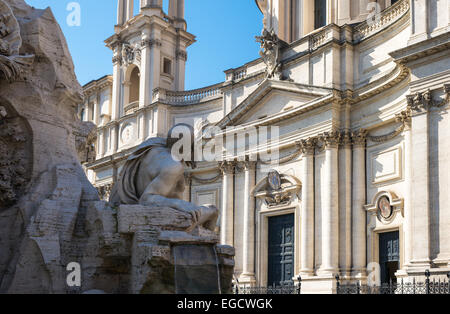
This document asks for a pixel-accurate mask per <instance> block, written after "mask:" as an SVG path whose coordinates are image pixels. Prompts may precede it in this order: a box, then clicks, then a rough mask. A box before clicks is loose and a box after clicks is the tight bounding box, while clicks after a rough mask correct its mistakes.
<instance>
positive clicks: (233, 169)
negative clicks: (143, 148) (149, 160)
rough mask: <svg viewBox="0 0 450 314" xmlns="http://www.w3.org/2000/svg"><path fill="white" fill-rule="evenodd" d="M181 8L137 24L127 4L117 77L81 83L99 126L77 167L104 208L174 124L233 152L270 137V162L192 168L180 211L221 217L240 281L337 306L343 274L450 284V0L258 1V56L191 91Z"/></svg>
mask: <svg viewBox="0 0 450 314" xmlns="http://www.w3.org/2000/svg"><path fill="white" fill-rule="evenodd" d="M187 4H188V3H187ZM184 5H185V3H184V0H170V2H169V10H168V12H164V11H163V3H162V0H141V1H140V11H139V14H137V15H134V14H133V11H134V8H133V1H130V0H119V1H118V16H117V25H116V26H115V28H114V35H112V36H111V37H110V38H108V39H107V40H106V41H105V43H106V45H107V46H108V47H109V48H110V49H111V50H112V51H113V55H114V57H113V60H112V63H113V74H112V75H109V76H105V77H103V78H100V79H98V80H96V81H92V82H90V83H88V84H87V85H85V86H84V92H85V102H84V103H83V104H81V105H80V106H79V115H80V118H81V119H82V120H84V121H92V122H94V123H95V124H96V125H97V139H96V145H95V152H93V155H92V156H90V157H89V156H88V157H89V158H87V159H86V160H85V163H84V166H85V169H86V172H87V174H88V177H89V179H90V181H91V182H92V183H93V184H94V186H96V187H97V188H98V190H99V192H100V194H101V195H102V197H104V198H105V199H107V197H108V195H109V192H110V190H111V187H112V185H113V184H114V182H115V181H116V180H117V177H118V176H119V175H120V170H121V167H122V165H123V164H124V162H125V161H126V159H127V158H128V156H129V155H130V154H131V153H132V152H133V151H134V150H135V149H136V147H137V146H139V145H140V144H141V143H142V142H143V141H145V140H147V139H149V138H152V137H166V136H167V132H168V131H169V129H170V128H171V127H172V126H174V125H175V124H177V123H188V124H191V125H193V126H196V121H198V120H199V119H200V120H202V121H203V122H204V124H205V125H207V126H214V127H216V128H220V129H221V130H224V132H226V133H227V137H226V141H227V142H228V141H233V144H235V134H238V133H246V132H247V131H248V130H255V129H256V130H259V129H261V128H263V127H267V126H277V128H278V129H277V130H278V131H277V132H278V133H279V134H278V138H277V140H276V141H274V142H271V143H272V144H271V145H275V146H276V147H274V146H271V147H270V148H269V150H274V149H275V150H277V151H278V152H279V156H278V158H277V160H272V162H266V161H264V160H263V159H261V158H256V159H255V158H252V157H253V156H254V155H255V153H256V155H258V154H259V153H263V152H262V151H260V150H263V149H265V150H267V149H268V147H267V146H264V147H263V146H261V147H260V146H257V147H256V148H255V149H253V150H251V151H250V149H248V150H246V148H247V146H245V148H244V150H243V153H242V151H241V154H239V155H238V154H237V153H236V152H235V151H234V150H233V151H231V152H230V151H228V152H227V154H226V156H225V158H224V160H221V161H214V162H213V161H204V162H200V163H199V164H198V166H197V168H195V169H190V168H189V169H188V168H187V169H186V191H185V199H186V200H188V201H192V202H194V203H197V204H198V205H206V204H214V205H216V206H217V207H218V208H219V209H220V213H221V216H220V221H219V223H218V232H220V235H221V242H222V243H223V244H228V245H232V246H234V247H235V248H236V261H235V263H236V267H235V273H236V276H235V277H236V278H235V281H236V283H238V284H239V285H242V286H268V285H273V284H276V285H278V284H280V283H287V282H291V281H294V282H295V281H297V280H298V278H299V276H300V277H301V280H302V291H303V292H306V293H307V292H312V293H314V292H316V293H332V292H334V291H335V289H336V280H335V276H336V275H339V276H340V277H341V279H342V280H343V281H345V282H349V283H354V282H356V281H359V282H361V283H367V282H369V283H373V284H380V283H385V282H389V281H390V280H396V279H398V280H400V279H403V280H405V281H411V280H412V279H413V278H422V277H423V275H424V272H425V270H430V271H431V274H432V275H433V276H445V275H446V274H447V272H449V271H450V265H449V262H450V208H449V205H448V204H449V203H450V199H449V198H450V169H449V163H450V160H449V157H448V156H449V153H450V148H449V144H448V143H449V142H450V117H449V115H448V108H449V102H450V55H449V53H448V51H449V48H450V41H449V37H450V32H449V30H450V24H449V19H450V17H449V14H450V7H449V5H450V4H449V2H448V1H447V0H432V1H429V0H396V1H394V0H378V1H369V0H339V1H334V0H257V1H256V6H255V10H256V9H259V10H261V12H262V13H263V14H264V21H263V23H264V29H265V31H264V32H263V34H262V36H259V37H258V40H259V41H260V42H261V54H260V57H259V58H256V59H255V60H253V61H251V62H249V63H247V64H244V65H242V66H240V67H238V68H234V69H229V70H226V71H225V79H224V81H223V82H221V83H219V84H216V85H213V86H207V87H204V88H200V89H197V90H191V91H185V89H184V80H185V64H186V61H187V48H188V47H189V46H190V45H192V44H194V43H195V36H194V35H192V34H190V33H189V32H188V31H187V24H186V21H185V19H184ZM249 40H253V39H251V38H249ZM255 57H256V56H255ZM200 129H201V130H202V128H200ZM228 135H231V136H228ZM214 136H215V135H212V137H214ZM227 144H229V143H227ZM232 146H233V145H232Z"/></svg>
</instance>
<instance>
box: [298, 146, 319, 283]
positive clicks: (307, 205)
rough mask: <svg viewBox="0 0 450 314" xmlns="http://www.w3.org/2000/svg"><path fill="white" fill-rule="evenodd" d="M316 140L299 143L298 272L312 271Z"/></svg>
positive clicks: (307, 274) (309, 272) (309, 274)
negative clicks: (301, 170) (301, 169)
mask: <svg viewBox="0 0 450 314" xmlns="http://www.w3.org/2000/svg"><path fill="white" fill-rule="evenodd" d="M316 142H317V140H316V139H314V138H310V139H307V140H304V141H301V142H300V143H299V145H300V148H301V150H302V152H303V184H302V197H303V199H302V209H301V217H300V220H301V229H300V234H301V235H300V237H301V242H300V243H301V247H300V252H301V253H300V273H301V275H302V276H311V275H313V272H314V152H315V147H316Z"/></svg>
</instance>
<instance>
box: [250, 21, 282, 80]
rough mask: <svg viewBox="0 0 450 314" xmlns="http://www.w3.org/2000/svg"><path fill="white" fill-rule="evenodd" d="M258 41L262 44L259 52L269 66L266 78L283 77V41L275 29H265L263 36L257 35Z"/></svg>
mask: <svg viewBox="0 0 450 314" xmlns="http://www.w3.org/2000/svg"><path fill="white" fill-rule="evenodd" d="M256 41H257V42H259V43H260V44H261V51H260V52H259V54H260V56H261V57H262V59H263V61H264V63H265V64H266V66H267V69H266V78H268V79H271V78H274V77H275V78H277V79H281V76H282V71H281V60H280V57H281V56H280V48H281V46H282V41H281V40H280V39H279V38H278V36H277V35H276V34H275V31H274V30H271V31H268V30H267V29H266V28H264V29H263V31H262V34H261V36H256Z"/></svg>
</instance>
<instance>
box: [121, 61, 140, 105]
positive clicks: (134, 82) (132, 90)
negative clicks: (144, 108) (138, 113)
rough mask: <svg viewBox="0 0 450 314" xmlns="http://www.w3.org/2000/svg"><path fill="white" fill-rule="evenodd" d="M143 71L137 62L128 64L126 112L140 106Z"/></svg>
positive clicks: (125, 96)
mask: <svg viewBox="0 0 450 314" xmlns="http://www.w3.org/2000/svg"><path fill="white" fill-rule="evenodd" d="M140 84H141V72H140V70H139V67H138V66H137V65H135V64H131V65H130V66H128V68H127V70H126V72H125V80H124V82H123V85H124V104H125V106H124V113H125V114H129V113H132V112H133V110H134V109H136V108H138V107H139V97H140V96H139V94H140Z"/></svg>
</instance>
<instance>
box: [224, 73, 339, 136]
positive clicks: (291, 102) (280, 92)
mask: <svg viewBox="0 0 450 314" xmlns="http://www.w3.org/2000/svg"><path fill="white" fill-rule="evenodd" d="M332 93H333V91H332V89H329V88H322V87H315V86H310V85H304V84H296V83H292V82H288V81H278V80H265V81H263V82H262V83H261V84H260V85H259V86H258V88H257V89H256V90H255V91H253V92H252V93H251V94H250V95H249V96H248V97H247V98H246V99H245V100H243V101H242V102H241V103H240V104H239V105H237V106H236V107H235V108H234V109H233V110H232V111H231V112H230V113H228V114H227V115H226V116H225V117H224V118H223V119H222V120H221V121H220V122H219V123H218V124H217V125H218V126H219V127H221V128H225V127H227V126H236V125H242V124H246V123H252V122H255V121H258V120H262V119H265V118H268V117H271V116H275V115H279V114H280V113H283V112H288V111H289V110H293V109H295V108H298V107H300V106H303V105H304V104H307V103H311V102H314V101H316V100H318V99H321V98H323V97H327V96H329V95H331V94H332Z"/></svg>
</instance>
